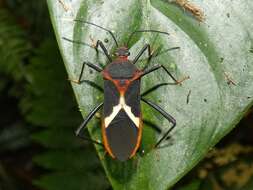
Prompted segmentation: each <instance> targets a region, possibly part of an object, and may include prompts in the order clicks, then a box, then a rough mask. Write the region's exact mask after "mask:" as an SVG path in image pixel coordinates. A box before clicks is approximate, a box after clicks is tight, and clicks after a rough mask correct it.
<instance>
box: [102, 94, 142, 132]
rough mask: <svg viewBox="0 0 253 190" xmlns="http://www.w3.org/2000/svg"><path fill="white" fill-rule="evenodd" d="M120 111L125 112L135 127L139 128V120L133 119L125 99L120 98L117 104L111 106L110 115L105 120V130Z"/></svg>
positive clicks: (137, 118)
mask: <svg viewBox="0 0 253 190" xmlns="http://www.w3.org/2000/svg"><path fill="white" fill-rule="evenodd" d="M121 109H123V110H125V112H126V113H127V115H128V116H129V118H130V119H131V120H132V121H133V122H134V124H135V126H136V127H139V124H140V118H139V117H135V115H134V114H133V113H132V111H131V109H132V108H131V107H130V106H128V105H127V104H126V102H125V98H124V97H123V96H120V99H119V104H118V105H116V106H113V109H112V113H111V115H109V116H108V117H106V118H105V128H107V127H108V126H109V124H110V123H111V122H112V120H113V119H114V118H115V117H116V115H117V114H118V113H119V111H120V110H121Z"/></svg>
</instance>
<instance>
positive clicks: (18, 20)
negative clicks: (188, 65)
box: [0, 0, 253, 190]
mask: <svg viewBox="0 0 253 190" xmlns="http://www.w3.org/2000/svg"><path fill="white" fill-rule="evenodd" d="M67 78H68V77H67V74H66V71H65V68H64V64H63V62H62V59H61V56H60V54H59V50H58V47H57V43H56V41H55V37H54V33H53V29H52V26H51V23H50V19H49V14H48V9H47V5H46V1H45V0H39V1H34V0H0V108H1V109H0V110H1V113H0V190H85V189H88V190H109V189H111V187H110V184H109V182H108V181H107V179H106V176H105V173H104V171H103V168H102V166H101V164H100V162H99V160H98V157H97V155H96V152H95V150H94V147H93V145H92V144H90V143H87V142H83V141H80V140H79V139H77V138H76V137H75V136H74V133H73V131H74V129H76V127H77V126H78V125H79V124H80V122H81V121H82V117H81V114H80V113H79V110H78V105H77V103H76V101H75V98H74V95H73V92H72V89H71V86H70V84H69V82H68V81H67ZM173 189H176V190H198V189H199V190H202V189H203V190H209V189H210V190H223V189H224V190H225V189H229V190H233V189H238V190H239V189H240V190H253V109H251V110H250V111H248V112H247V113H246V114H245V117H244V118H243V119H242V120H241V122H240V123H239V124H238V126H237V127H236V128H235V129H234V130H233V131H232V132H231V133H230V134H228V135H227V136H226V137H225V138H224V139H223V140H222V141H221V142H220V143H219V144H218V145H217V146H216V147H215V148H213V149H212V150H210V152H209V154H208V155H207V156H206V158H205V159H204V160H203V161H202V162H201V163H200V164H198V165H197V166H196V167H195V168H194V169H193V170H192V171H191V172H190V173H189V174H187V175H186V176H185V177H184V178H183V179H182V180H180V181H179V182H178V183H177V184H176V186H175V187H174V188H173Z"/></svg>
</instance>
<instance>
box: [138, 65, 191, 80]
mask: <svg viewBox="0 0 253 190" xmlns="http://www.w3.org/2000/svg"><path fill="white" fill-rule="evenodd" d="M160 68H162V69H163V70H165V72H166V73H167V74H168V75H169V76H170V77H171V78H172V79H173V80H174V81H175V83H174V84H181V83H182V82H183V81H184V80H186V79H189V76H187V77H184V78H183V79H181V80H177V79H176V78H175V77H174V76H173V75H172V74H171V73H170V72H169V71H168V69H166V67H164V66H163V65H155V66H153V67H151V68H147V69H145V70H144V71H143V73H142V75H141V77H144V76H145V75H147V74H149V73H151V72H153V71H156V70H158V69H160Z"/></svg>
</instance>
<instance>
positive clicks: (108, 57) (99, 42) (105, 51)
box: [94, 40, 112, 62]
mask: <svg viewBox="0 0 253 190" xmlns="http://www.w3.org/2000/svg"><path fill="white" fill-rule="evenodd" d="M98 46H100V47H101V49H102V50H103V52H104V53H105V56H106V57H107V59H108V60H109V61H110V62H112V58H111V56H110V55H109V53H108V51H107V49H106V47H105V46H104V44H103V42H101V41H100V40H98V41H97V43H96V45H95V47H94V48H95V49H96V50H97V49H98Z"/></svg>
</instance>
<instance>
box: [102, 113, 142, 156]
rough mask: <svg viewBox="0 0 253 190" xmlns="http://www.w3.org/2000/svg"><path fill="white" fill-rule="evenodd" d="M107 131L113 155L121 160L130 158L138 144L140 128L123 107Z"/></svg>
mask: <svg viewBox="0 0 253 190" xmlns="http://www.w3.org/2000/svg"><path fill="white" fill-rule="evenodd" d="M105 132H106V137H107V141H108V145H109V147H110V149H111V151H112V153H113V155H114V156H115V157H116V158H117V159H118V160H121V161H125V160H127V159H129V158H130V156H131V155H132V153H133V151H134V149H135V147H136V145H137V141H138V135H139V129H138V128H137V127H136V126H135V124H134V122H133V121H132V120H131V119H130V118H129V117H128V115H127V113H126V112H125V111H124V110H123V109H121V110H120V111H119V112H118V114H117V115H116V117H115V118H114V119H113V120H112V122H111V123H110V124H109V126H108V127H107V128H106V129H105Z"/></svg>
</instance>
